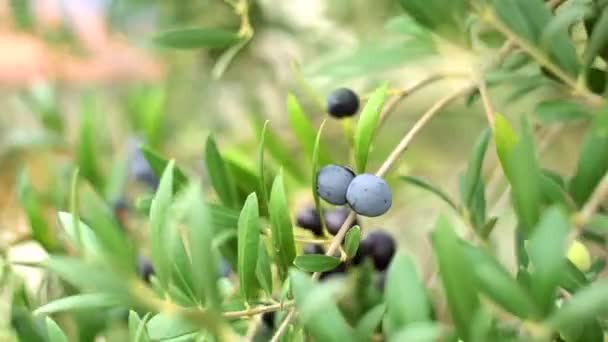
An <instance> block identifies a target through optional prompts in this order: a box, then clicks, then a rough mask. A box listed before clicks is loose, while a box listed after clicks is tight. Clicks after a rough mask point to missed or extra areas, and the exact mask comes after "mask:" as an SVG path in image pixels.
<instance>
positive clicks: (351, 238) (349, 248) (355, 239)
mask: <svg viewBox="0 0 608 342" xmlns="http://www.w3.org/2000/svg"><path fill="white" fill-rule="evenodd" d="M359 243H361V228H360V227H359V226H354V227H352V228H350V229H349V230H348V231H347V232H346V236H345V237H344V252H346V255H347V256H348V257H349V258H354V257H355V254H357V250H358V249H359Z"/></svg>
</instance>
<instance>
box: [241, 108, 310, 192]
mask: <svg viewBox="0 0 608 342" xmlns="http://www.w3.org/2000/svg"><path fill="white" fill-rule="evenodd" d="M250 119H251V124H252V125H253V129H254V132H255V133H256V134H261V133H262V131H263V130H264V125H266V124H265V121H262V118H261V117H260V116H259V115H255V114H252V115H250ZM264 134H265V135H264V146H265V147H266V149H267V150H268V153H269V154H270V156H271V157H272V159H274V160H275V161H276V162H277V163H278V164H280V165H282V166H283V168H284V169H285V171H286V172H288V173H289V174H290V175H292V176H294V178H296V179H297V180H304V179H306V174H305V173H304V172H302V165H301V164H302V162H301V161H300V159H299V158H298V154H297V153H294V151H292V150H291V148H290V146H291V145H290V144H288V143H286V142H285V141H283V139H282V138H281V136H279V135H278V134H277V133H275V132H273V131H272V129H270V127H269V125H267V127H266V131H265V133H264Z"/></svg>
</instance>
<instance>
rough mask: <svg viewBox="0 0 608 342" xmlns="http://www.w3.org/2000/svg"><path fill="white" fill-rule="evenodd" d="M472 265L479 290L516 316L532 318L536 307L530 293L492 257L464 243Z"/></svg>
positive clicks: (536, 310) (535, 313)
mask: <svg viewBox="0 0 608 342" xmlns="http://www.w3.org/2000/svg"><path fill="white" fill-rule="evenodd" d="M464 246H465V252H466V254H467V255H468V256H469V258H470V264H471V265H474V268H475V275H476V277H477V283H478V286H479V290H480V292H482V293H483V294H484V295H485V296H487V297H488V298H489V299H490V300H492V301H494V302H495V303H496V304H498V305H500V306H501V307H502V308H503V309H505V310H506V311H508V312H510V313H512V314H514V315H516V316H517V317H520V318H523V319H526V318H534V317H536V316H537V314H538V309H537V308H536V306H535V304H534V300H533V298H532V296H531V295H530V293H528V291H527V290H526V289H525V288H523V287H522V286H521V285H520V284H519V283H518V282H517V280H515V278H514V277H513V276H511V275H510V274H509V272H508V271H507V270H506V269H505V268H504V267H503V266H502V265H500V264H499V263H498V261H497V260H495V259H494V258H493V257H491V256H490V255H488V254H487V253H485V252H483V251H482V250H480V249H479V248H477V247H474V246H472V245H469V244H464Z"/></svg>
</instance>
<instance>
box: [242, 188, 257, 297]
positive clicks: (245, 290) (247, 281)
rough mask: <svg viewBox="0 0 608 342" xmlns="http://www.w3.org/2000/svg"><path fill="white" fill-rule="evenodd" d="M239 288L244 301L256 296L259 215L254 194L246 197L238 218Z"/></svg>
mask: <svg viewBox="0 0 608 342" xmlns="http://www.w3.org/2000/svg"><path fill="white" fill-rule="evenodd" d="M238 229H239V237H238V244H239V252H238V255H239V267H238V271H239V287H240V289H241V294H242V295H243V297H244V298H245V300H246V301H248V302H251V301H252V300H254V299H255V298H256V297H257V295H258V282H257V277H256V266H257V262H258V253H259V247H260V214H259V209H258V197H257V196H256V195H255V192H254V193H252V194H251V195H249V197H247V200H246V201H245V204H244V205H243V209H242V210H241V216H240V217H239V227H238Z"/></svg>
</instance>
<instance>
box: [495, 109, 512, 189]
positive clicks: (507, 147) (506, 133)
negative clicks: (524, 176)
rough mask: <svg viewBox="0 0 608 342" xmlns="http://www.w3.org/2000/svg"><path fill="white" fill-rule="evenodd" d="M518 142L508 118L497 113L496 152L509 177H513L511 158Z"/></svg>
mask: <svg viewBox="0 0 608 342" xmlns="http://www.w3.org/2000/svg"><path fill="white" fill-rule="evenodd" d="M516 143H517V135H515V131H514V130H513V128H512V127H511V124H510V123H509V121H507V119H506V118H505V117H504V116H502V115H501V114H499V113H496V118H495V120H494V145H496V154H497V155H498V159H499V160H500V164H501V165H502V170H503V172H504V173H505V176H507V178H509V179H510V178H511V175H510V172H509V160H510V158H511V151H512V150H513V146H515V144H516Z"/></svg>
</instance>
